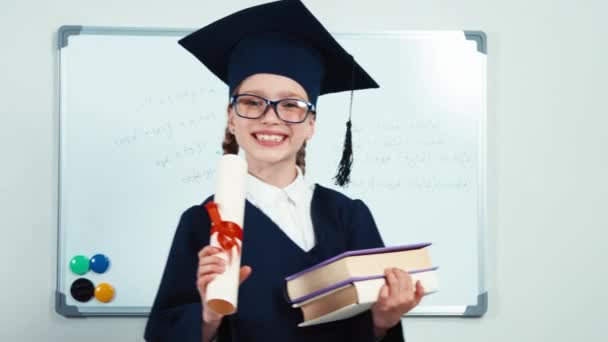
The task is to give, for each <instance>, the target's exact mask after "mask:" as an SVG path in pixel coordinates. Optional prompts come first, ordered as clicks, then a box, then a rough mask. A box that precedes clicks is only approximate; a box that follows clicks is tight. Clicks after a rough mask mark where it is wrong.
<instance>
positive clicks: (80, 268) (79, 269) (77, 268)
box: [70, 255, 89, 275]
mask: <svg viewBox="0 0 608 342" xmlns="http://www.w3.org/2000/svg"><path fill="white" fill-rule="evenodd" d="M70 269H71V270H72V272H74V273H76V274H78V275H83V274H85V273H87V272H88V271H89V258H87V257H85V256H84V255H77V256H75V257H73V258H72V260H70Z"/></svg>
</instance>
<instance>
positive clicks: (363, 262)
mask: <svg viewBox="0 0 608 342" xmlns="http://www.w3.org/2000/svg"><path fill="white" fill-rule="evenodd" d="M430 245H431V244H430V243H421V244H413V245H405V246H395V247H385V248H374V249H364V250H356V251H349V252H345V253H342V254H340V255H338V256H336V257H333V258H331V259H329V260H326V261H324V262H322V263H320V264H318V265H315V266H313V267H311V268H308V269H306V270H304V271H302V272H299V273H297V274H294V275H292V276H289V277H287V278H286V279H285V280H286V293H287V297H288V299H289V301H290V302H291V303H292V304H293V307H295V308H300V309H301V310H302V314H303V317H304V321H303V322H302V323H300V324H299V326H300V327H304V326H309V325H315V324H320V323H326V322H331V321H336V320H341V319H346V318H349V317H353V316H355V315H357V314H359V313H361V312H363V311H365V310H367V309H369V308H371V306H372V305H373V304H374V303H375V302H376V300H377V299H378V294H379V293H380V289H381V288H382V285H384V284H385V277H384V270H385V269H387V268H393V267H395V268H400V269H402V270H405V271H407V272H408V273H409V274H410V275H411V277H412V280H413V282H414V284H415V283H416V281H420V282H421V284H422V286H423V287H424V294H425V295H427V294H430V293H433V292H436V291H438V290H439V277H438V275H437V267H433V265H432V263H431V258H430V255H429V246H430Z"/></svg>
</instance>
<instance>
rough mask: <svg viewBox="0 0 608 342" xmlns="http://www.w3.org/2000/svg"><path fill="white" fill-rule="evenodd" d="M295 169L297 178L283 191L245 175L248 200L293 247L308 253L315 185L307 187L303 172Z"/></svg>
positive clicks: (313, 238) (312, 231)
mask: <svg viewBox="0 0 608 342" xmlns="http://www.w3.org/2000/svg"><path fill="white" fill-rule="evenodd" d="M297 169H298V175H297V176H296V179H295V180H294V181H293V182H292V183H291V184H289V185H288V186H286V187H285V188H283V189H281V188H278V187H276V186H274V185H270V184H268V183H264V182H263V181H261V180H260V179H258V178H256V177H254V176H252V175H250V174H248V175H247V200H249V202H251V204H253V205H254V206H256V207H257V208H258V209H260V210H261V211H262V212H263V213H264V214H266V216H268V217H269V218H270V219H271V220H272V221H273V222H274V223H276V224H277V226H279V228H281V230H283V232H284V233H285V235H287V236H288V237H289V238H290V239H291V240H292V241H293V242H294V243H295V244H296V245H298V246H299V247H300V248H301V249H302V250H304V251H306V252H308V251H309V250H311V249H312V248H313V247H314V245H315V234H314V230H313V227H312V219H311V215H310V203H311V201H312V194H313V191H314V187H315V185H314V184H307V183H306V182H305V180H304V176H303V175H302V170H301V169H300V168H299V167H297ZM245 229H247V228H245Z"/></svg>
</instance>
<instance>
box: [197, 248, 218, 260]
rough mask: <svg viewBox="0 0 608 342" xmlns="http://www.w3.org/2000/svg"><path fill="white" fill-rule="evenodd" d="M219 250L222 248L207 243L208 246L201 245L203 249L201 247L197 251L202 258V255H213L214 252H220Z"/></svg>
mask: <svg viewBox="0 0 608 342" xmlns="http://www.w3.org/2000/svg"><path fill="white" fill-rule="evenodd" d="M221 251H222V250H221V249H220V248H217V247H214V246H211V245H208V246H205V247H203V249H201V250H200V251H199V252H198V257H199V258H202V257H206V256H209V255H214V254H217V253H220V252H221Z"/></svg>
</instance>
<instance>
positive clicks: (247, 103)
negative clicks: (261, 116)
mask: <svg viewBox="0 0 608 342" xmlns="http://www.w3.org/2000/svg"><path fill="white" fill-rule="evenodd" d="M239 103H241V104H242V105H245V106H250V107H261V106H262V101H260V100H258V99H252V98H243V99H241V100H240V101H239Z"/></svg>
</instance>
